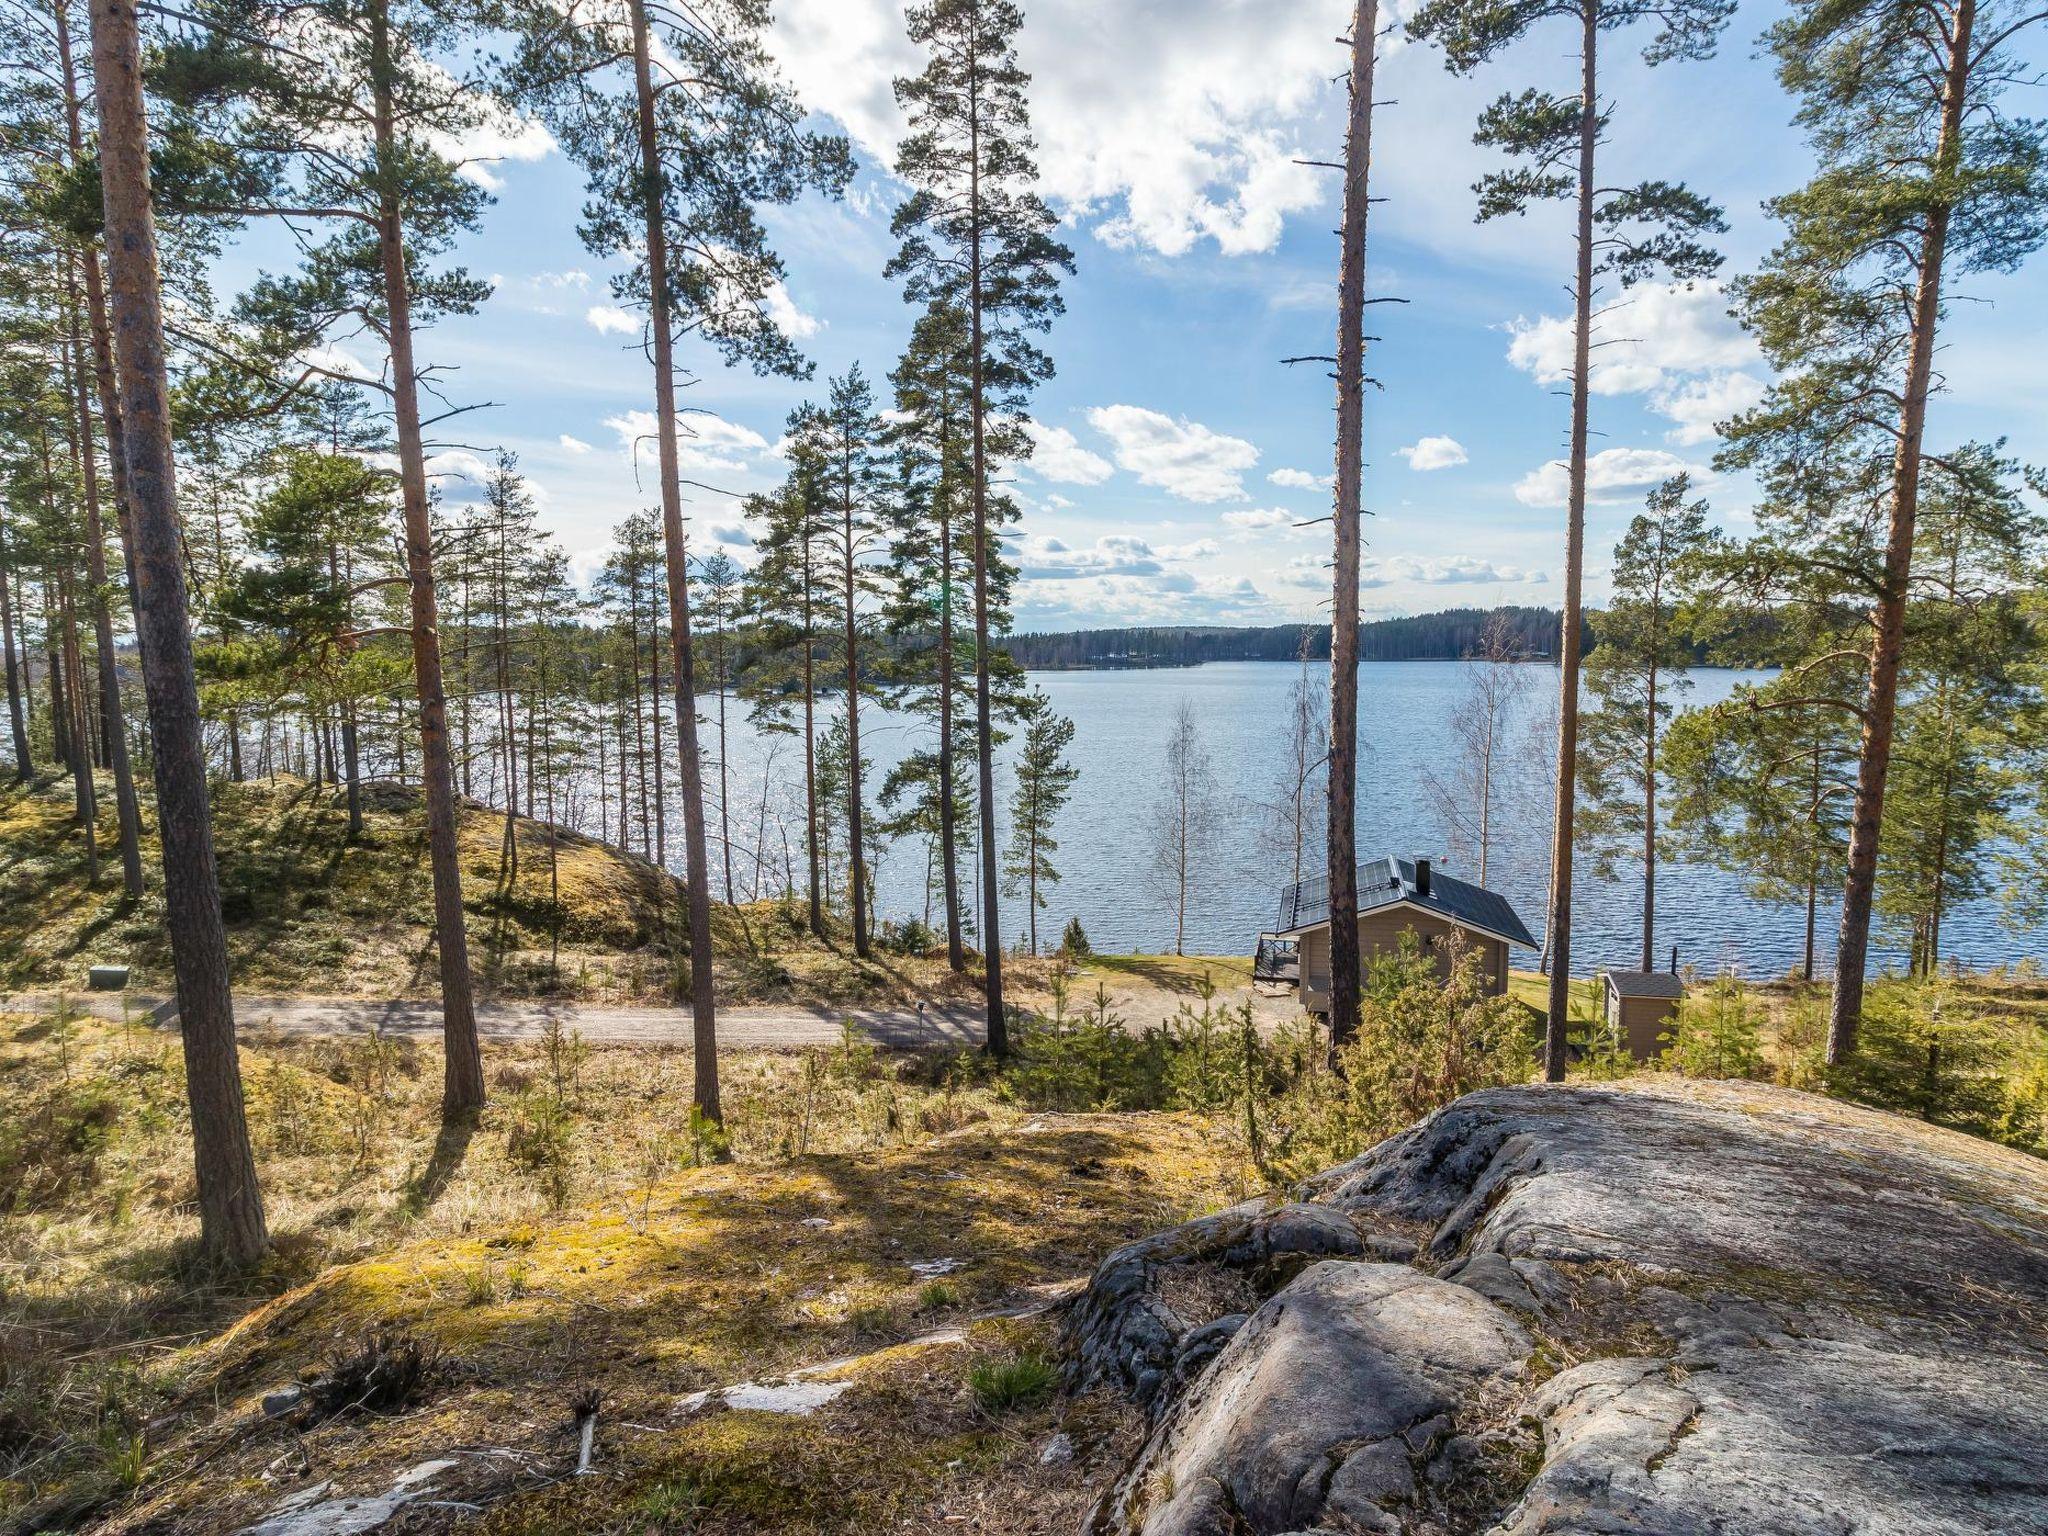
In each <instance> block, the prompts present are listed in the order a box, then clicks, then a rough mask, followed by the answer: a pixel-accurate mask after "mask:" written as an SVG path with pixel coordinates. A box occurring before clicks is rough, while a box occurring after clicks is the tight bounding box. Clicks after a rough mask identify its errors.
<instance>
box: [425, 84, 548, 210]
mask: <svg viewBox="0 0 2048 1536" xmlns="http://www.w3.org/2000/svg"><path fill="white" fill-rule="evenodd" d="M437 68H438V67H437ZM450 78H451V79H452V77H450ZM428 137H429V139H430V140H431V141H432V143H433V146H434V148H435V149H436V150H437V151H439V152H440V153H441V154H443V155H446V156H447V157H448V158H449V159H450V160H452V161H453V162H454V163H455V165H456V168H457V169H458V170H459V171H460V172H461V173H462V175H464V176H466V177H468V178H469V180H471V181H473V182H475V183H476V184H477V185H478V186H480V187H483V188H486V189H487V190H489V191H492V192H495V191H497V190H498V189H499V188H500V187H502V186H504V184H505V183H504V181H503V179H502V178H501V177H500V176H499V175H498V174H497V171H496V169H495V167H496V166H497V165H499V164H501V163H503V162H504V161H507V160H514V161H532V160H545V159H546V158H547V157H548V156H549V155H551V154H553V153H554V152H555V148H556V145H555V136H554V135H553V134H551V133H549V132H548V130H547V128H546V126H545V125H544V124H542V123H541V122H540V120H539V119H538V118H531V117H521V116H520V115H519V114H518V113H517V112H514V111H513V110H512V109H511V108H510V107H507V106H504V105H503V104H501V103H493V104H491V105H490V106H489V107H488V108H487V110H486V111H485V112H484V114H483V117H482V118H481V120H479V121H478V122H477V123H475V124H474V125H472V126H471V127H470V128H469V129H468V130H466V131H465V132H463V133H462V134H460V135H456V136H449V135H446V134H429V135H428Z"/></svg>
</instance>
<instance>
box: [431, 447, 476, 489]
mask: <svg viewBox="0 0 2048 1536" xmlns="http://www.w3.org/2000/svg"><path fill="white" fill-rule="evenodd" d="M490 473H491V466H490V465H488V464H486V463H485V462H484V461H483V460H482V459H481V458H479V457H478V456H477V455H476V454H473V453H471V452H470V451H469V450H468V449H466V448H450V449H449V450H448V451H447V452H445V453H437V454H435V455H434V456H433V457H431V458H430V459H428V460H427V476H428V478H429V479H438V480H470V481H474V482H476V483H478V484H481V483H482V482H483V481H484V480H485V479H486V478H487V477H488V476H489V475H490Z"/></svg>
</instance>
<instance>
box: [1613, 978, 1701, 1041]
mask: <svg viewBox="0 0 2048 1536" xmlns="http://www.w3.org/2000/svg"><path fill="white" fill-rule="evenodd" d="M1600 975H1601V979H1602V981H1603V983H1604V986H1605V994H1606V999H1607V1004H1606V1015H1607V1027H1608V1028H1609V1029H1611V1030H1613V1031H1614V1034H1615V1038H1616V1039H1618V1040H1619V1041H1620V1042H1621V1043H1622V1044H1623V1045H1624V1046H1626V1047H1627V1048H1628V1053H1629V1055H1631V1056H1633V1057H1635V1059H1636V1060H1637V1061H1650V1060H1653V1059H1655V1057H1656V1056H1657V1055H1658V1054H1659V1053H1660V1052H1662V1051H1663V1049H1664V1044H1663V1041H1662V1039H1661V1038H1660V1037H1661V1036H1662V1035H1664V1034H1665V1033H1666V1032H1667V1031H1669V1030H1670V1028H1671V1023H1672V1019H1673V1018H1674V1017H1675V1016H1676V1015H1677V1013H1678V1005H1679V1004H1680V1003H1681V1002H1683V1001H1684V1000H1685V983H1684V982H1683V981H1682V980H1680V979H1679V978H1678V977H1677V976H1675V975H1673V974H1672V973H1671V972H1669V971H1602V972H1601V973H1600Z"/></svg>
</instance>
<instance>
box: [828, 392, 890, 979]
mask: <svg viewBox="0 0 2048 1536" xmlns="http://www.w3.org/2000/svg"><path fill="white" fill-rule="evenodd" d="M819 426H820V428H821V432H820V442H819V447H820V450H821V451H822V453H823V455H824V479H825V494H826V497H827V499H828V501H829V502H830V505H831V515H832V531H831V535H830V541H831V544H832V554H833V562H832V569H831V570H830V572H829V573H828V574H827V577H826V590H827V592H828V594H829V595H830V597H831V600H832V603H833V604H834V606H835V607H836V608H837V609H838V617H839V625H840V632H841V635H842V637H843V639H842V642H841V645H842V650H843V653H844V655H843V659H844V661H845V664H846V671H845V678H846V681H845V689H846V695H845V698H846V705H845V717H844V718H845V721H846V737H847V750H846V754H845V765H846V771H847V773H848V774H849V775H850V777H849V779H848V781H847V784H846V789H845V795H844V803H845V806H846V833H847V838H846V847H847V856H848V859H849V860H850V862H851V872H850V875H849V879H848V890H849V893H850V897H851V900H850V913H849V915H850V918H851V921H852V923H853V948H854V952H855V953H856V954H858V955H859V956H860V957H861V958H862V959H864V960H865V959H867V958H868V956H869V953H870V951H871V948H872V945H871V939H870V934H869V928H870V925H871V915H870V913H869V911H868V887H869V879H868V871H867V869H866V860H867V838H868V835H869V831H870V830H871V829H868V828H866V827H864V826H863V811H864V806H863V803H862V802H863V800H864V798H865V797H864V794H863V791H862V770H863V763H864V759H863V758H862V756H861V748H860V701H861V695H862V694H863V693H865V692H867V691H868V688H869V683H868V681H867V677H866V675H865V670H864V666H863V655H862V646H863V644H864V642H865V638H866V637H867V635H868V634H869V632H870V631H871V629H872V627H873V615H872V614H871V613H869V612H867V611H866V610H867V609H868V608H869V607H870V606H871V605H870V599H871V598H872V597H873V596H874V594H875V593H876V592H877V590H878V589H879V587H880V584H881V578H880V573H879V572H878V571H877V570H876V569H875V564H874V561H875V555H876V552H877V549H878V546H880V545H881V543H882V539H883V524H882V511H883V507H882V502H883V484H882V479H883V466H882V460H881V454H880V439H881V429H882V423H881V420H880V418H879V417H878V416H877V415H876V414H875V398H874V392H873V391H872V390H871V389H869V388H868V382H867V380H866V379H865V378H863V377H862V376H861V371H860V366H859V365H858V364H855V365H854V367H853V369H852V370H851V371H850V372H848V373H847V374H845V375H844V376H842V377H840V378H836V379H833V380H832V381H831V384H830V395H829V398H828V400H827V403H826V406H825V410H824V414H823V416H822V417H821V418H820V421H819Z"/></svg>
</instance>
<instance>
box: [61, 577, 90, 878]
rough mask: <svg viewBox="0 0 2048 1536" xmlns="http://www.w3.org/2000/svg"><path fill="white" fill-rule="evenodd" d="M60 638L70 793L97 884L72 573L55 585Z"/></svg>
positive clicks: (87, 738)
mask: <svg viewBox="0 0 2048 1536" xmlns="http://www.w3.org/2000/svg"><path fill="white" fill-rule="evenodd" d="M57 590H58V594H59V596H58V608H57V611H58V615H59V621H60V629H61V633H62V638H61V641H60V647H59V650H58V664H59V666H60V667H61V669H62V671H63V674H64V710H65V714H64V736H65V741H66V743H67V744H68V745H69V746H70V748H71V794H72V804H73V810H74V812H75V814H76V816H77V818H78V825H79V828H80V829H81V830H82V831H83V832H84V833H85V863H86V871H87V878H88V880H89V882H90V883H91V884H93V885H98V884H99V883H100V828H99V820H100V804H99V793H98V786H96V785H95V784H94V783H93V777H92V726H91V723H90V717H89V711H88V709H87V706H86V701H85V668H84V665H83V664H82V663H81V661H80V659H79V648H78V610H77V607H76V605H75V604H74V603H73V601H72V593H71V574H70V572H69V571H67V572H65V574H64V578H63V580H62V582H61V583H60V584H59V586H58V589H57Z"/></svg>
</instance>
